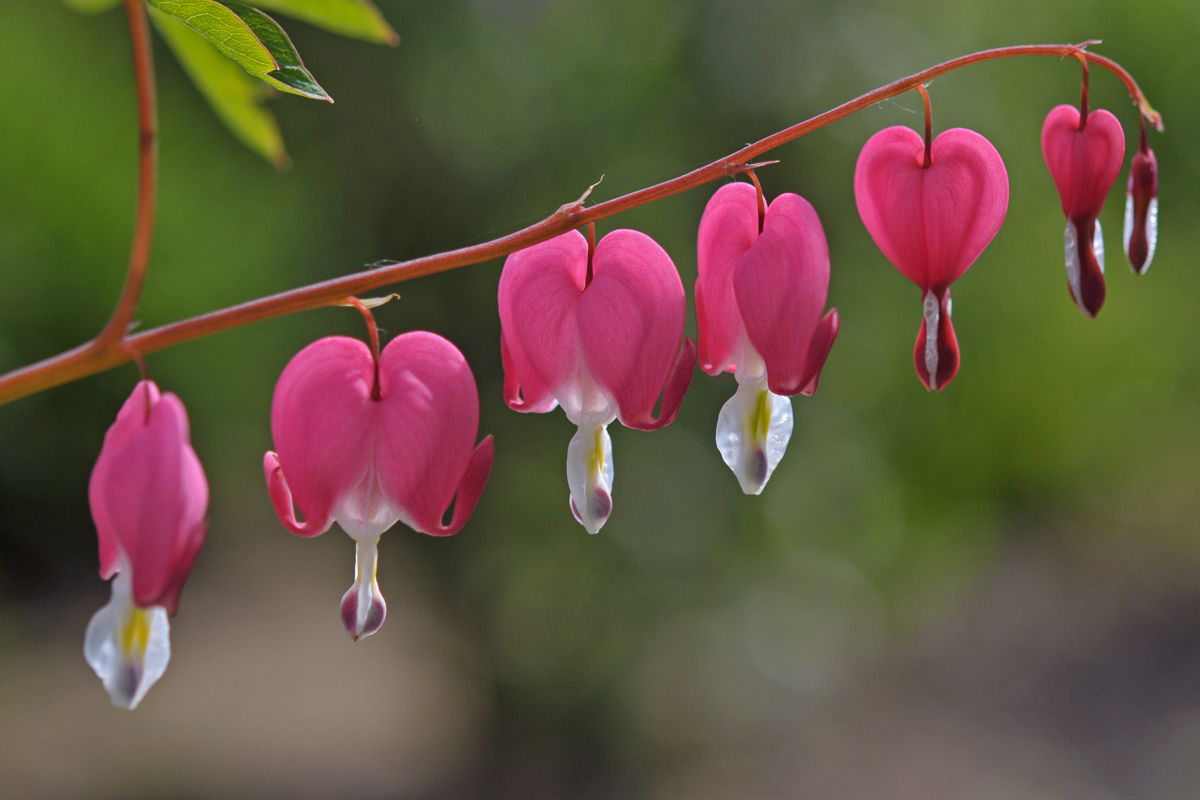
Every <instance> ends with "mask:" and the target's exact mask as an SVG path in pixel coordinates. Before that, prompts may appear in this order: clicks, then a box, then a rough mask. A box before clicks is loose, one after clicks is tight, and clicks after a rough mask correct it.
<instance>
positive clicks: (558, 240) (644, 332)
mask: <svg viewBox="0 0 1200 800" xmlns="http://www.w3.org/2000/svg"><path fill="white" fill-rule="evenodd" d="M686 303H687V301H686V299H685V297H684V293H683V283H682V282H681V281H680V280H679V273H678V272H676V271H675V265H674V264H673V263H671V258H670V256H668V255H667V253H666V251H664V250H663V249H662V248H661V247H659V246H658V244H657V243H656V242H655V241H654V240H653V239H651V238H650V237H649V236H646V235H645V234H643V233H638V232H637V231H630V230H616V231H613V232H612V233H610V234H608V235H607V236H605V237H604V238H603V239H602V240H601V241H600V243H599V244H598V245H596V246H595V247H594V248H592V247H591V246H590V245H589V243H588V240H587V239H585V238H584V237H583V235H582V234H580V233H579V232H578V231H571V232H569V233H565V234H563V235H561V236H558V237H555V238H553V239H550V240H548V241H545V242H542V243H541V244H537V245H534V246H533V247H529V248H526V249H525V250H521V251H518V252H516V253H513V254H512V255H510V256H509V257H508V259H507V260H506V261H505V262H504V271H503V272H502V273H501V275H500V287H499V305H500V349H501V355H502V357H503V360H504V399H505V401H506V402H507V403H508V405H509V406H510V407H511V408H513V409H516V410H517V411H536V412H546V411H551V410H553V409H554V407H555V406H556V405H560V406H562V409H563V411H565V412H566V414H567V418H568V419H569V420H571V422H573V423H575V425H577V426H578V428H579V430H578V431H577V432H576V433H575V436H574V437H573V438H572V439H571V444H570V446H569V447H568V449H567V483H568V485H569V487H570V507H571V511H572V513H573V514H574V515H575V518H576V519H577V520H578V521H579V522H580V524H581V525H583V526H584V528H586V529H587V531H588V532H589V533H596V532H597V531H599V530H600V528H601V527H602V526H603V525H604V523H605V522H606V521H607V520H608V516H609V514H610V513H611V512H612V484H613V460H612V440H611V439H610V438H609V435H608V424H609V423H610V422H612V421H613V420H614V419H620V420H621V422H622V423H623V424H624V425H625V426H626V427H629V428H636V429H638V430H643V431H650V430H655V429H657V428H661V427H663V426H665V425H669V424H670V423H671V422H672V421H673V420H674V419H675V414H676V413H677V412H678V411H679V405H680V403H681V402H682V401H683V395H684V393H686V392H687V388H688V386H689V384H690V383H691V381H692V366H693V364H694V362H695V360H696V347H695V344H694V343H693V342H692V340H691V339H686V338H684V337H683V324H684V317H685V315H686V311H687V307H686ZM681 339H682V340H683V344H682V346H681V345H680V340H681ZM659 395H662V409H661V411H660V412H659V416H658V418H657V419H655V418H654V416H653V412H654V406H655V404H656V403H657V402H658V398H659Z"/></svg>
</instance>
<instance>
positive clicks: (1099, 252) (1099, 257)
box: [1092, 220, 1104, 275]
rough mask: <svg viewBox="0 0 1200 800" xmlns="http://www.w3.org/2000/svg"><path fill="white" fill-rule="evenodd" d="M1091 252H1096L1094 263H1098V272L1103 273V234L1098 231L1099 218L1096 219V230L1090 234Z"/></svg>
mask: <svg viewBox="0 0 1200 800" xmlns="http://www.w3.org/2000/svg"><path fill="white" fill-rule="evenodd" d="M1092 252H1093V253H1095V254H1096V263H1097V264H1099V265H1100V274H1101V275H1103V274H1104V234H1102V233H1101V232H1100V220H1096V232H1095V233H1093V234H1092Z"/></svg>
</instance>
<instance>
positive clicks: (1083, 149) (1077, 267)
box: [1042, 105, 1125, 317]
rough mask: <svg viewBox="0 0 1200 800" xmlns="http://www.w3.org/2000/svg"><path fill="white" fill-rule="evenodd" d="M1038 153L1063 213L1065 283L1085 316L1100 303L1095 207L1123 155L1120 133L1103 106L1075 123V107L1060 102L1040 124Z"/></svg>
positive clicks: (1100, 245)
mask: <svg viewBox="0 0 1200 800" xmlns="http://www.w3.org/2000/svg"><path fill="white" fill-rule="evenodd" d="M1042 156H1043V157H1044V158H1045V159H1046V167H1047V168H1049V170H1050V175H1051V177H1053V178H1054V185H1055V186H1056V187H1057V188H1058V196H1059V198H1060V199H1061V200H1062V210H1063V214H1065V215H1066V217H1067V230H1066V234H1065V235H1064V237H1063V238H1064V245H1065V250H1066V264H1067V286H1068V287H1069V288H1070V290H1071V297H1072V298H1074V300H1075V305H1077V306H1079V310H1080V311H1082V312H1083V314H1084V316H1087V317H1094V316H1096V314H1098V313H1099V312H1100V307H1101V306H1103V305H1104V293H1105V289H1104V237H1103V234H1102V233H1101V230H1100V222H1099V220H1098V219H1097V217H1099V216H1100V209H1101V208H1103V207H1104V200H1105V198H1106V197H1108V190H1109V189H1111V188H1112V185H1113V181H1115V180H1116V179H1117V175H1118V174H1119V173H1120V172H1121V162H1122V161H1124V159H1125V132H1124V131H1122V130H1121V123H1119V122H1117V118H1116V117H1114V116H1113V115H1112V114H1110V113H1109V112H1107V111H1105V110H1104V109H1100V110H1099V111H1093V112H1091V113H1090V114H1088V115H1087V117H1086V119H1085V121H1084V123H1083V124H1082V125H1081V124H1080V116H1079V109H1077V108H1075V107H1074V106H1067V105H1062V106H1058V107H1057V108H1055V109H1053V110H1052V111H1051V112H1050V113H1049V114H1047V115H1046V122H1045V124H1043V125H1042Z"/></svg>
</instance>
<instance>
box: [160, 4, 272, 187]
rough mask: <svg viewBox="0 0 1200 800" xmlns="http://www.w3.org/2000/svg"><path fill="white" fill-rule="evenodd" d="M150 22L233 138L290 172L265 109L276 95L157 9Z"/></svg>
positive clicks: (202, 38)
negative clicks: (273, 95) (269, 98)
mask: <svg viewBox="0 0 1200 800" xmlns="http://www.w3.org/2000/svg"><path fill="white" fill-rule="evenodd" d="M150 18H151V19H152V20H153V21H154V26H155V27H156V28H158V32H159V33H161V34H162V37H163V39H165V40H166V42H167V45H168V46H169V47H170V48H171V50H172V52H174V53H175V57H176V58H178V59H179V63H180V64H181V65H182V66H183V69H184V71H185V72H187V74H188V76H189V77H190V78H191V79H192V82H193V83H195V84H196V88H198V89H199V90H200V93H201V94H203V95H204V97H205V99H207V100H208V103H209V105H211V106H212V109H213V111H215V112H216V114H217V116H218V117H219V118H220V119H221V121H222V122H224V123H225V126H226V127H227V128H229V130H230V132H231V133H233V135H234V136H236V137H237V138H238V139H239V140H240V141H241V142H242V143H243V144H244V145H246V146H247V147H249V148H250V149H251V150H253V151H254V152H256V153H258V154H259V155H261V156H262V157H263V158H265V159H267V160H268V161H270V162H271V163H272V164H274V165H275V167H276V168H277V169H286V168H287V166H288V165H289V163H290V161H289V159H288V155H287V151H286V150H284V147H283V137H282V136H281V135H280V133H279V126H278V124H276V122H275V117H274V115H272V114H271V112H270V111H268V110H267V109H265V108H263V107H262V101H263V100H264V99H265V98H266V96H267V95H268V94H269V93H270V89H267V88H266V87H265V86H263V85H262V84H261V83H259V82H258V81H256V80H255V79H254V78H252V77H250V76H249V75H247V74H246V71H245V70H243V69H242V68H241V67H239V66H238V65H237V64H235V63H234V62H232V61H230V60H229V59H228V58H226V57H225V56H224V55H222V54H221V52H220V51H218V50H217V48H216V47H214V46H213V45H212V44H210V43H209V42H208V40H207V39H205V38H204V37H203V36H201V35H200V34H198V33H197V32H196V31H194V30H193V29H192V28H190V27H188V26H187V25H185V24H183V23H182V22H180V21H179V20H177V19H175V18H174V17H171V16H168V15H167V14H164V13H162V12H161V11H157V10H155V9H153V8H151V9H150Z"/></svg>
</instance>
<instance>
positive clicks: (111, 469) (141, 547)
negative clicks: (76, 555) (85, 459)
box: [83, 380, 208, 708]
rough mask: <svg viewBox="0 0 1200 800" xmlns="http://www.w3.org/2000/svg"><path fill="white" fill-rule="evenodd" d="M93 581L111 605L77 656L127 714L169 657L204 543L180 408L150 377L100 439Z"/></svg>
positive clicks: (200, 481) (195, 461)
mask: <svg viewBox="0 0 1200 800" xmlns="http://www.w3.org/2000/svg"><path fill="white" fill-rule="evenodd" d="M88 501H89V504H90V505H91V509H92V519H93V520H94V521H95V523H96V534H97V536H98V538H99V541H100V577H102V578H104V579H106V580H107V579H108V578H112V577H113V576H114V575H115V576H116V578H115V579H114V580H113V583H112V600H110V601H109V603H108V605H106V606H105V607H104V608H102V609H100V610H99V611H97V612H96V614H95V615H94V616H93V617H92V620H91V622H90V623H89V624H88V628H87V634H86V636H85V638H84V646H83V652H84V656H85V657H86V658H87V662H88V664H90V665H91V667H92V669H93V670H95V671H96V674H97V675H98V676H99V677H100V679H101V680H102V681H103V682H104V688H105V689H107V690H108V694H109V696H110V697H111V698H112V701H113V704H114V705H117V706H121V707H123V708H134V707H136V706H137V704H138V703H139V702H141V700H142V698H143V697H144V696H145V694H146V692H147V690H149V688H150V687H151V686H153V685H154V683H155V681H157V680H158V679H159V678H161V677H162V675H163V672H164V671H165V670H166V668H167V662H168V661H169V660H170V658H171V639H170V624H169V623H168V621H167V616H168V614H170V615H173V614H174V613H175V610H176V608H177V607H178V605H179V592H180V590H181V589H182V588H183V583H184V581H186V580H187V577H188V573H189V572H191V569H192V564H193V563H194V562H195V560H196V556H197V555H198V554H199V552H200V546H201V545H203V544H204V537H205V533H206V526H205V522H204V515H205V512H206V511H207V509H208V480H207V479H206V478H205V477H204V468H203V467H202V466H201V465H200V459H199V458H197V457H196V451H195V450H193V449H192V445H191V441H190V437H189V432H188V418H187V411H186V410H185V409H184V407H183V403H182V402H180V400H179V398H178V397H176V396H175V395H173V394H171V393H169V392H168V393H167V394H160V393H159V390H158V387H157V386H156V385H155V384H154V382H153V381H148V380H143V381H141V382H140V383H138V385H137V386H136V387H135V388H134V390H133V394H131V395H130V396H129V399H128V400H126V401H125V405H123V406H122V407H121V410H120V412H119V413H118V414H117V421H116V422H114V423H113V425H112V427H110V428H109V429H108V432H107V433H106V434H105V435H104V447H103V448H102V449H101V450H100V457H99V458H98V459H96V466H95V468H94V469H93V470H92V477H91V481H90V482H89V484H88Z"/></svg>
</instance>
